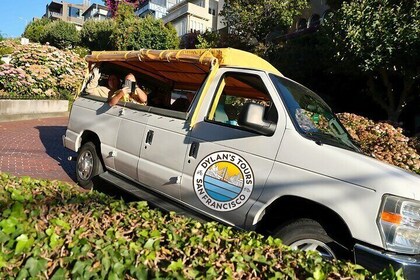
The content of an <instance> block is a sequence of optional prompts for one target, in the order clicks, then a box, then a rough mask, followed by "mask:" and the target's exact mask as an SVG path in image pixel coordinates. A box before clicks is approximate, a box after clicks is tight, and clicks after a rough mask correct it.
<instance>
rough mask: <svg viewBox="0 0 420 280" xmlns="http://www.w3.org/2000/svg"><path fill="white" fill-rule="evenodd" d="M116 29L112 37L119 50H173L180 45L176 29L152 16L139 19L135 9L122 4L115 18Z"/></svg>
mask: <svg viewBox="0 0 420 280" xmlns="http://www.w3.org/2000/svg"><path fill="white" fill-rule="evenodd" d="M115 23H116V27H115V29H114V32H113V34H112V36H111V39H112V41H113V44H114V46H115V48H116V49H118V50H139V49H142V48H150V49H172V48H177V47H178V45H179V39H178V35H177V33H176V30H175V28H174V27H173V26H172V25H171V24H169V25H167V26H165V24H164V23H163V21H162V20H160V19H159V20H158V19H154V18H153V17H151V16H148V17H146V18H139V17H136V16H135V15H134V11H133V7H132V6H130V5H126V4H123V3H121V4H120V5H119V6H118V11H117V14H116V17H115Z"/></svg>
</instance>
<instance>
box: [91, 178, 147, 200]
mask: <svg viewBox="0 0 420 280" xmlns="http://www.w3.org/2000/svg"><path fill="white" fill-rule="evenodd" d="M93 183H94V185H95V186H94V187H93V189H94V190H96V191H98V192H102V193H104V194H107V195H109V196H112V197H114V198H116V199H123V200H124V201H125V202H133V201H141V200H143V199H141V198H139V197H137V196H135V195H133V194H131V193H129V192H127V191H125V190H123V189H120V188H119V187H117V186H114V185H113V184H111V183H108V182H107V181H105V180H102V179H100V178H98V177H96V178H93Z"/></svg>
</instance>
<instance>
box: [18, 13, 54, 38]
mask: <svg viewBox="0 0 420 280" xmlns="http://www.w3.org/2000/svg"><path fill="white" fill-rule="evenodd" d="M50 23H51V20H50V19H49V18H40V19H35V20H33V21H31V22H30V23H29V24H28V25H27V26H26V27H25V31H24V32H23V37H25V38H28V39H29V40H31V41H32V42H36V43H39V42H41V41H43V39H44V37H45V32H46V29H45V27H46V26H47V25H48V24H50Z"/></svg>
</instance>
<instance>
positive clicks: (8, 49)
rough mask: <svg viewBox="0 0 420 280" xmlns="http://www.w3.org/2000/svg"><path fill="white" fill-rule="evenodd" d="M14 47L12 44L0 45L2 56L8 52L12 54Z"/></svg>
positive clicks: (0, 54)
mask: <svg viewBox="0 0 420 280" xmlns="http://www.w3.org/2000/svg"><path fill="white" fill-rule="evenodd" d="M13 51H14V49H13V48H12V47H10V46H3V47H0V57H1V56H3V55H6V54H12V53H13Z"/></svg>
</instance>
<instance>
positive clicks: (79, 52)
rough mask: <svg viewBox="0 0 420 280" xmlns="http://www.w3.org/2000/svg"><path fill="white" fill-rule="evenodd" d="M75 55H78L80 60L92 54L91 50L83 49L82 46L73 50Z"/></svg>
mask: <svg viewBox="0 0 420 280" xmlns="http://www.w3.org/2000/svg"><path fill="white" fill-rule="evenodd" d="M72 51H73V52H74V53H75V54H77V55H78V56H79V57H80V58H84V57H85V56H86V55H88V54H89V53H90V50H89V49H87V48H85V47H81V46H77V47H75V48H74V49H73V50H72Z"/></svg>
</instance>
